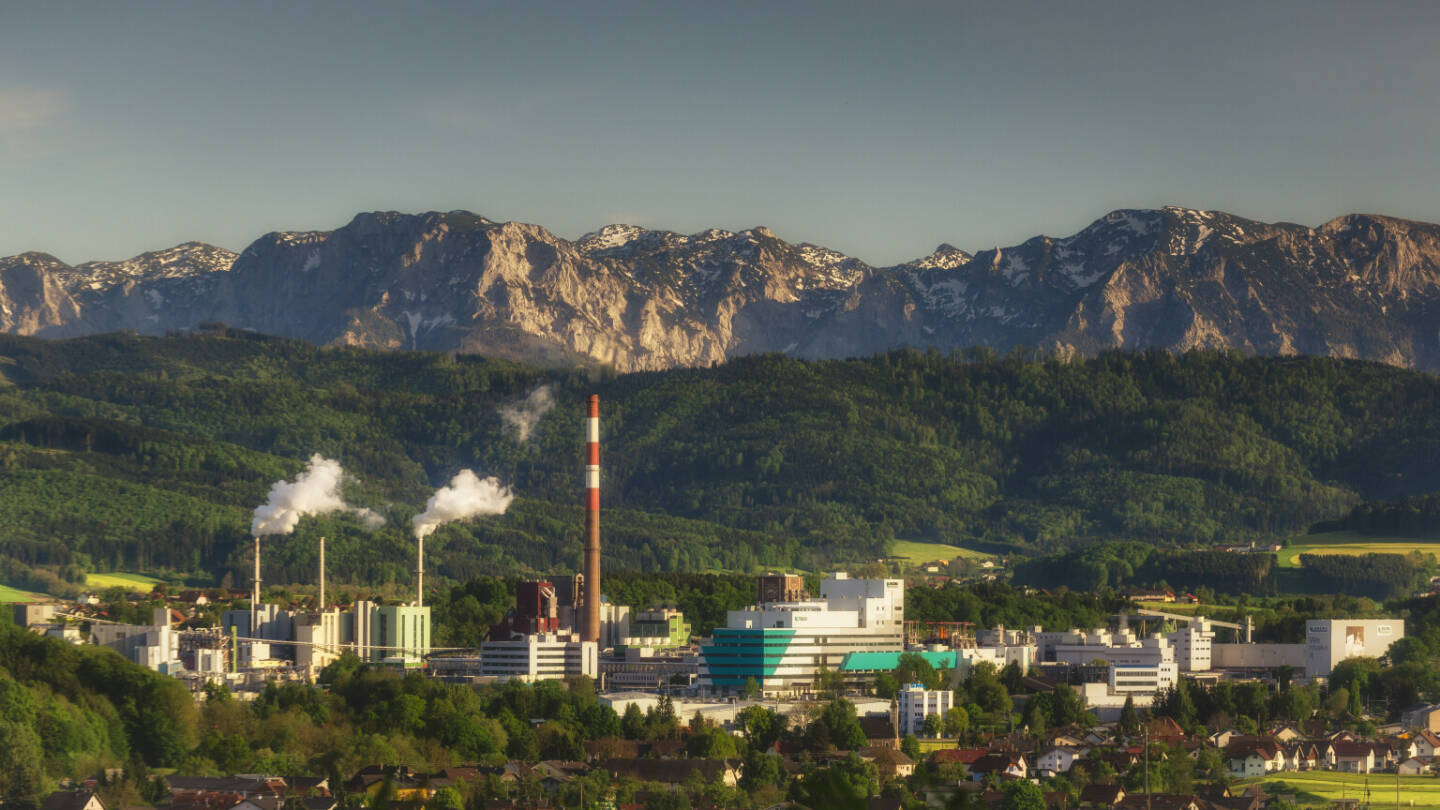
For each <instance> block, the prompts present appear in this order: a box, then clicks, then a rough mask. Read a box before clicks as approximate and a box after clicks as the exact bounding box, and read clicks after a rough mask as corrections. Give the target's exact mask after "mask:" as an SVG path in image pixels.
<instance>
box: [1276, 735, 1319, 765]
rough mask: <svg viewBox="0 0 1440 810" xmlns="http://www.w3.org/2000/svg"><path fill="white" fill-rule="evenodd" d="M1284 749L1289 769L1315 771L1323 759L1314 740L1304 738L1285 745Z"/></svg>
mask: <svg viewBox="0 0 1440 810" xmlns="http://www.w3.org/2000/svg"><path fill="white" fill-rule="evenodd" d="M1283 749H1284V754H1285V762H1286V764H1285V770H1287V771H1313V770H1315V769H1316V768H1318V767H1320V763H1321V762H1322V761H1323V760H1322V758H1321V756H1320V751H1319V749H1318V748H1317V747H1316V746H1315V743H1312V742H1306V741H1304V740H1302V741H1300V742H1296V743H1290V744H1288V745H1285V746H1283Z"/></svg>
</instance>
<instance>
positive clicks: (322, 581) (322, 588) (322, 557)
mask: <svg viewBox="0 0 1440 810" xmlns="http://www.w3.org/2000/svg"><path fill="white" fill-rule="evenodd" d="M319 608H320V612H321V613H324V612H325V538H324V537H321V538H320V601H319Z"/></svg>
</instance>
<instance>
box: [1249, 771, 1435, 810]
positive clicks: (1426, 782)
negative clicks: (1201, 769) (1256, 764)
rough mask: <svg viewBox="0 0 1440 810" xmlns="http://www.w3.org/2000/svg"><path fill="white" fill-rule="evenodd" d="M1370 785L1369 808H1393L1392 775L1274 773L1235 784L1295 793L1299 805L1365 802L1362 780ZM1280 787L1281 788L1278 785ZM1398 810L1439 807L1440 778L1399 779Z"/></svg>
mask: <svg viewBox="0 0 1440 810" xmlns="http://www.w3.org/2000/svg"><path fill="white" fill-rule="evenodd" d="M1367 779H1368V780H1369V785H1370V805H1371V806H1372V807H1377V808H1383V807H1394V806H1395V775H1394V774H1382V773H1372V774H1368V775H1367V774H1363V773H1334V772H1332V771H1306V772H1304V773H1277V774H1272V775H1270V776H1265V777H1262V778H1260V779H1245V780H1241V781H1240V782H1239V783H1238V784H1241V785H1251V784H1254V783H1255V782H1263V783H1264V784H1265V792H1266V793H1269V794H1270V795H1272V796H1273V795H1275V794H1276V793H1295V794H1297V796H1296V798H1297V801H1298V803H1299V804H1301V805H1320V804H1328V803H1329V802H1331V801H1333V800H1336V799H1340V798H1349V799H1360V801H1361V803H1362V804H1363V803H1364V802H1365V785H1366V780H1367ZM1280 783H1283V784H1280ZM1400 806H1401V807H1402V808H1407V807H1440V778H1436V777H1434V776H1402V777H1400Z"/></svg>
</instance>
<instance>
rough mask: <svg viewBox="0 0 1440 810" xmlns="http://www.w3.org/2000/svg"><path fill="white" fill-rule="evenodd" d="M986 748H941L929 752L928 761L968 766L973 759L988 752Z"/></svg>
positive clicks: (938, 763)
mask: <svg viewBox="0 0 1440 810" xmlns="http://www.w3.org/2000/svg"><path fill="white" fill-rule="evenodd" d="M989 753H990V751H989V749H986V748H943V749H941V750H939V751H932V752H931V753H930V761H931V762H932V763H934V764H936V765H963V766H965V767H966V768H969V767H970V766H971V765H973V764H975V760H977V759H979V758H981V757H983V756H985V755H986V754H989Z"/></svg>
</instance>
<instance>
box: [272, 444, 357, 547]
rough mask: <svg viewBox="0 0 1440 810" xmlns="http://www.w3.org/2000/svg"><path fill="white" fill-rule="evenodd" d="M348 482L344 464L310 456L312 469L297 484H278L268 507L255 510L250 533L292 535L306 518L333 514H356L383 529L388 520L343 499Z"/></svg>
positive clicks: (303, 474)
mask: <svg viewBox="0 0 1440 810" xmlns="http://www.w3.org/2000/svg"><path fill="white" fill-rule="evenodd" d="M344 479H345V471H344V470H342V469H341V468H340V462H338V461H336V460H334V459H329V458H325V457H324V456H322V455H320V454H319V453H316V454H315V455H313V456H311V457H310V464H309V466H307V467H306V468H305V471H304V472H302V473H300V474H299V475H297V476H295V480H294V481H276V482H275V483H274V485H272V486H271V487H270V497H269V498H268V499H267V500H266V501H265V503H264V505H262V506H259V507H256V509H255V519H254V520H252V521H251V522H250V533H251V534H253V535H266V534H290V533H291V532H293V531H295V526H296V525H297V524H299V523H300V518H302V517H304V516H305V515H324V514H329V513H331V512H352V513H354V514H355V515H356V516H358V517H360V518H361V519H362V520H364V521H365V527H366V528H368V529H377V528H379V527H380V526H383V525H384V524H385V518H383V517H381V516H380V515H379V514H378V513H376V512H373V511H371V510H369V509H365V508H363V507H351V506H348V505H347V504H346V503H345V499H344V498H342V497H341V496H340V482H341V481H343V480H344Z"/></svg>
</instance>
